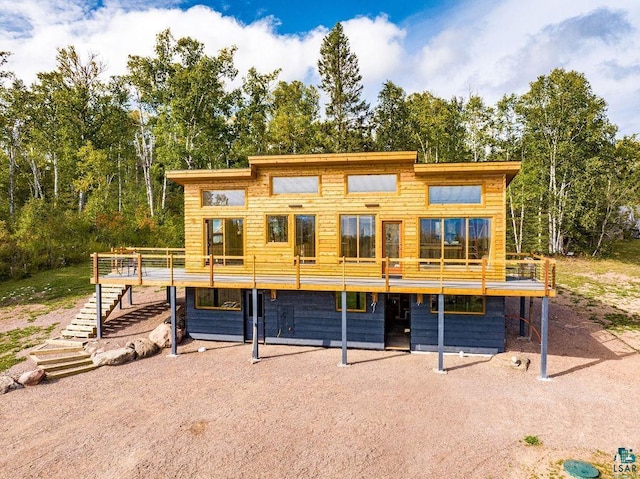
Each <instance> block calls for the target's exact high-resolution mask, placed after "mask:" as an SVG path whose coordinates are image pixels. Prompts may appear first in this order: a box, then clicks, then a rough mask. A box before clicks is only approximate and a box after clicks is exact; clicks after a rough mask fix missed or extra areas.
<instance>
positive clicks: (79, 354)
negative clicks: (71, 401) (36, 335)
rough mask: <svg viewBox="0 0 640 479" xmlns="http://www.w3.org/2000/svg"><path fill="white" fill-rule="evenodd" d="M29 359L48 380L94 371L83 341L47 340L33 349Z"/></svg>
mask: <svg viewBox="0 0 640 479" xmlns="http://www.w3.org/2000/svg"><path fill="white" fill-rule="evenodd" d="M30 356H31V359H33V361H34V362H35V363H36V364H37V365H38V367H39V368H40V369H43V370H44V372H45V373H46V376H47V378H48V379H59V378H64V377H66V376H72V375H74V374H80V373H84V372H87V371H91V370H93V369H95V368H96V367H97V366H95V365H94V364H93V361H91V356H90V355H89V353H87V352H86V351H85V350H84V342H83V341H73V340H65V339H49V340H47V341H46V342H45V343H44V344H42V345H40V346H38V347H37V348H36V349H34V350H33V351H32V352H31V354H30Z"/></svg>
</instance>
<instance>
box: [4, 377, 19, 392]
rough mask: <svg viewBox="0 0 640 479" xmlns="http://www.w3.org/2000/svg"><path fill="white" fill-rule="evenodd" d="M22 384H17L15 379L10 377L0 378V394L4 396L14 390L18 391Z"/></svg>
mask: <svg viewBox="0 0 640 479" xmlns="http://www.w3.org/2000/svg"><path fill="white" fill-rule="evenodd" d="M21 387H22V384H20V383H17V382H16V380H15V379H13V378H12V377H10V376H0V394H6V393H8V392H9V391H13V390H14V389H20V388H21Z"/></svg>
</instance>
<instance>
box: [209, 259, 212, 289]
mask: <svg viewBox="0 0 640 479" xmlns="http://www.w3.org/2000/svg"><path fill="white" fill-rule="evenodd" d="M209 286H210V287H212V288H213V255H212V254H210V255H209Z"/></svg>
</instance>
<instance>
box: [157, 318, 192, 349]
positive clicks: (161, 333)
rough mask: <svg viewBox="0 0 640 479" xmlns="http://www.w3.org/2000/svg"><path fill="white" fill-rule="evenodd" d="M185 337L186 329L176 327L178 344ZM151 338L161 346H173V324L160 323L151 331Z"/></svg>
mask: <svg viewBox="0 0 640 479" xmlns="http://www.w3.org/2000/svg"><path fill="white" fill-rule="evenodd" d="M183 338H184V329H180V328H177V329H176V339H177V340H178V341H177V342H178V344H180V342H181V341H182V339H183ZM149 339H150V340H151V341H153V342H154V343H156V344H157V345H158V347H160V348H170V347H171V325H170V324H167V323H162V324H159V325H158V327H157V328H156V329H154V330H153V331H151V332H150V333H149Z"/></svg>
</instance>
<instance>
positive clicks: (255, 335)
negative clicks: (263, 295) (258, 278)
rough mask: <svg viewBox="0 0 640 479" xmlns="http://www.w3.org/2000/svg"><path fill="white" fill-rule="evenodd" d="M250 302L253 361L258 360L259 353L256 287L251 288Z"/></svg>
mask: <svg viewBox="0 0 640 479" xmlns="http://www.w3.org/2000/svg"><path fill="white" fill-rule="evenodd" d="M251 304H252V306H253V318H252V320H253V351H252V353H251V360H252V361H253V362H256V361H260V355H259V353H258V289H257V288H253V290H252V292H251Z"/></svg>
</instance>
